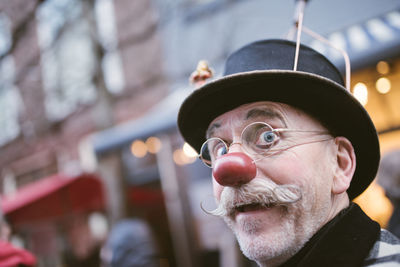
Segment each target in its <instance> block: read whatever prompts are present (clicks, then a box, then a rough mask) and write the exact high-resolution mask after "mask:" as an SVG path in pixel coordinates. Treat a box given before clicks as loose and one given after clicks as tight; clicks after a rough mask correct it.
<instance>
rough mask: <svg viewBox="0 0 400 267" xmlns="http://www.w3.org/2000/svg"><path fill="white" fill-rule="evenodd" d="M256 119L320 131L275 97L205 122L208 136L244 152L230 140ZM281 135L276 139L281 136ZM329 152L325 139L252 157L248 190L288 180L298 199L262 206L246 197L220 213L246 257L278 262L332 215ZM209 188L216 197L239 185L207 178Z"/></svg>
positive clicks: (232, 191)
mask: <svg viewBox="0 0 400 267" xmlns="http://www.w3.org/2000/svg"><path fill="white" fill-rule="evenodd" d="M257 121H258V122H265V123H268V124H269V125H271V126H272V127H273V128H287V129H296V130H311V131H314V130H315V131H324V130H325V131H326V129H325V128H324V127H323V126H321V125H320V124H319V123H318V122H317V121H316V120H314V119H313V118H311V117H310V116H308V115H307V114H305V113H304V112H302V111H300V110H298V109H295V108H292V107H290V106H288V105H284V104H279V103H273V102H256V103H252V104H246V105H243V106H240V107H238V108H236V109H234V110H232V111H229V112H227V113H224V114H223V115H221V116H219V117H217V118H216V119H215V120H214V121H213V122H212V123H211V124H210V127H209V130H208V137H219V138H221V139H222V140H224V141H225V142H226V143H227V144H231V143H235V144H234V145H232V146H231V147H230V149H229V153H231V152H243V153H245V150H244V149H243V146H242V145H241V144H237V143H236V142H240V141H241V140H240V139H241V132H242V130H243V129H244V128H245V127H246V126H247V125H248V124H250V123H252V122H257ZM300 136H303V137H304V135H300ZM283 138H284V136H283V137H282V142H285V140H284V139H283ZM292 138H294V137H292ZM299 138H302V137H299ZM297 141H299V142H301V141H302V140H297ZM287 142H289V141H287ZM229 153H228V156H229ZM334 155H335V153H334V141H333V139H330V140H327V141H323V142H313V143H307V144H304V145H299V146H294V147H292V148H290V149H287V150H283V151H281V152H279V153H276V154H274V155H272V156H268V157H262V156H261V159H258V158H257V161H256V167H257V174H256V177H255V178H254V179H253V180H251V181H250V182H249V183H248V184H247V185H246V186H248V187H249V188H252V190H250V191H252V192H253V191H257V190H262V188H261V187H263V182H267V183H269V182H271V183H273V184H277V185H278V186H279V185H284V186H285V185H292V186H294V187H296V188H298V191H299V193H300V199H299V200H298V201H296V202H294V203H291V204H287V205H271V206H268V207H265V205H264V206H262V205H256V204H257V203H252V205H249V206H247V207H244V208H243V207H242V208H240V209H237V210H236V211H235V212H233V213H231V214H230V215H225V216H224V220H225V221H226V223H227V224H228V225H229V227H230V228H231V229H232V230H233V232H234V233H235V235H236V237H237V239H238V242H239V245H240V247H241V249H242V251H243V253H244V254H245V255H246V256H247V257H248V258H250V259H252V260H255V261H257V262H258V263H259V264H260V265H262V264H263V263H268V264H271V265H276V264H280V263H283V262H284V261H286V260H287V259H288V258H290V257H291V256H293V255H294V254H295V253H296V252H297V251H298V250H299V249H300V248H301V247H302V246H303V245H304V244H305V243H306V242H307V240H308V239H309V238H310V237H311V236H312V235H313V234H314V233H315V232H316V231H317V230H318V229H319V228H320V227H321V226H322V225H323V224H325V223H326V222H327V221H329V220H330V219H332V217H333V215H334V214H332V210H333V207H332V201H331V198H332V183H333V175H334V174H333V173H334V166H335V164H334V162H335V156H334ZM250 156H251V157H252V158H253V159H254V158H255V156H254V155H250ZM228 167H229V166H228ZM213 190H214V196H215V198H216V200H217V203H219V202H220V201H221V197H222V198H231V199H232V200H235V192H237V191H238V190H241V188H240V187H233V186H232V187H230V186H222V185H220V184H218V182H216V180H215V179H213ZM246 190H247V189H246ZM272 191H273V190H272Z"/></svg>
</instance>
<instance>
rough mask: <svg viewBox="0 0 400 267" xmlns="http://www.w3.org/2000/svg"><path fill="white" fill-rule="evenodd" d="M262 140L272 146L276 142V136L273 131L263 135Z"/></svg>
mask: <svg viewBox="0 0 400 267" xmlns="http://www.w3.org/2000/svg"><path fill="white" fill-rule="evenodd" d="M262 138H263V139H264V141H265V142H267V143H269V144H271V143H273V142H274V141H275V140H276V134H275V133H274V132H272V131H268V132H264V133H262Z"/></svg>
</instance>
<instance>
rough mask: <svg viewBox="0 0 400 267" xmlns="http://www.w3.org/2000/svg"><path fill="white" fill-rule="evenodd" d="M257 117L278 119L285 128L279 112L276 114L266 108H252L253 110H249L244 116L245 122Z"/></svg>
mask: <svg viewBox="0 0 400 267" xmlns="http://www.w3.org/2000/svg"><path fill="white" fill-rule="evenodd" d="M257 117H265V118H267V119H278V120H280V121H281V122H282V124H283V125H284V126H285V127H286V122H285V120H284V118H283V116H282V115H281V114H280V113H279V112H276V111H275V110H273V109H270V108H267V107H265V108H254V109H251V110H249V111H248V112H247V114H246V120H249V119H253V118H257Z"/></svg>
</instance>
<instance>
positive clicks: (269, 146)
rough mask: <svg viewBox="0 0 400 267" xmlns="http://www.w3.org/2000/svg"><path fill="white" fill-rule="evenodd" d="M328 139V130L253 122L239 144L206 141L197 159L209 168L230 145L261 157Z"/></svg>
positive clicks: (244, 131)
mask: <svg viewBox="0 0 400 267" xmlns="http://www.w3.org/2000/svg"><path fill="white" fill-rule="evenodd" d="M331 139H333V137H332V136H331V135H330V134H329V132H328V131H311V130H310V131H308V130H295V129H286V128H279V129H274V128H272V127H271V126H270V125H269V124H267V123H265V122H253V123H250V124H249V125H247V126H246V127H245V128H244V129H243V131H242V134H241V141H240V142H233V143H231V144H229V145H228V144H227V143H226V142H225V141H224V140H222V139H221V138H218V137H212V138H209V139H207V140H206V141H205V142H204V143H203V145H202V146H201V149H200V155H199V157H200V159H201V160H202V161H203V162H204V164H205V165H207V166H208V167H212V166H213V164H214V162H215V160H217V159H218V158H219V157H221V156H222V155H225V154H227V153H228V151H229V147H230V146H232V145H234V144H240V145H242V147H243V149H244V150H245V151H246V152H247V153H248V154H249V155H251V156H263V157H265V156H272V155H274V154H277V153H279V152H281V151H284V150H287V149H290V148H292V147H295V146H299V145H304V144H310V143H315V142H322V141H327V140H331ZM260 159H261V158H260ZM254 161H256V160H254Z"/></svg>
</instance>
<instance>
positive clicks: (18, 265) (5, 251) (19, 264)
mask: <svg viewBox="0 0 400 267" xmlns="http://www.w3.org/2000/svg"><path fill="white" fill-rule="evenodd" d="M10 237H11V227H10V225H9V224H8V222H7V221H6V219H5V218H4V217H3V214H2V213H1V211H0V267H25V266H26V267H28V266H35V265H36V257H35V256H34V255H33V254H32V253H30V252H29V251H27V250H25V249H22V248H18V247H15V246H14V245H12V244H11V243H10Z"/></svg>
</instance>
